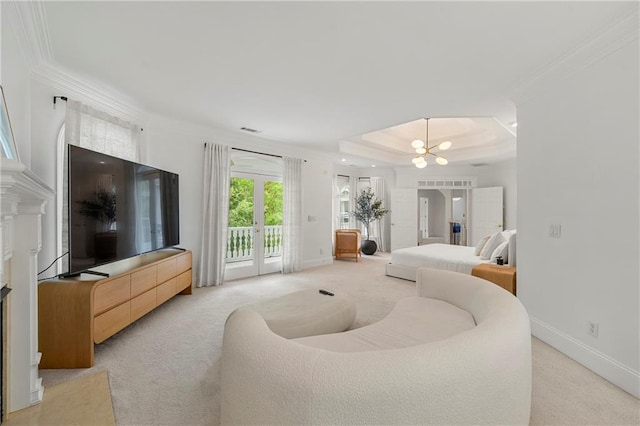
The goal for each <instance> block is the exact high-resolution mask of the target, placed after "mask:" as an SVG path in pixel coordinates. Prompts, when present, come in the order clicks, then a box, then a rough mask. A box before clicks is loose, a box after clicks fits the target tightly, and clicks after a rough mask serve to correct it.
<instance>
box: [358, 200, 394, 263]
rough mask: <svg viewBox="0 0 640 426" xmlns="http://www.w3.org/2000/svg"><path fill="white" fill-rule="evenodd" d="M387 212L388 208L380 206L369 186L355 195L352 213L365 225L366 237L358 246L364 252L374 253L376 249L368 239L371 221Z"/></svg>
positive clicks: (375, 245) (376, 246) (379, 201)
mask: <svg viewBox="0 0 640 426" xmlns="http://www.w3.org/2000/svg"><path fill="white" fill-rule="evenodd" d="M388 212H389V210H388V209H385V208H384V207H383V206H382V200H380V199H379V198H376V196H375V194H374V192H373V190H372V189H371V188H366V189H363V190H362V191H360V194H359V195H358V196H356V208H355V210H354V212H353V215H354V216H355V218H356V219H357V220H359V221H360V222H361V223H362V224H363V225H364V227H365V231H366V239H364V240H363V241H362V246H361V247H360V248H361V250H362V252H363V253H364V254H374V253H375V252H376V250H378V245H377V244H376V242H375V241H373V240H370V239H369V236H370V235H371V223H372V222H375V221H376V220H379V219H382V218H383V217H384V215H385V214H387V213H388Z"/></svg>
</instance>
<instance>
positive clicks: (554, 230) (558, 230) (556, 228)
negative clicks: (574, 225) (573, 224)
mask: <svg viewBox="0 0 640 426" xmlns="http://www.w3.org/2000/svg"><path fill="white" fill-rule="evenodd" d="M561 235H562V226H561V225H560V224H553V225H549V238H560V236H561Z"/></svg>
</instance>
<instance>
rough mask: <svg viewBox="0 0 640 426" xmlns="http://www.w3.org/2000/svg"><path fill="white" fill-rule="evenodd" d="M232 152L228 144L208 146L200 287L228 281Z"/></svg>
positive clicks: (204, 181) (205, 163) (205, 157)
mask: <svg viewBox="0 0 640 426" xmlns="http://www.w3.org/2000/svg"><path fill="white" fill-rule="evenodd" d="M229 151H230V148H229V147H228V146H223V145H215V144H210V143H208V144H205V146H204V180H203V189H202V245H201V248H200V267H199V273H198V281H197V282H196V287H209V286H214V285H221V284H222V282H223V280H224V267H225V258H226V255H227V228H228V225H229V184H230V182H231V163H230V160H229Z"/></svg>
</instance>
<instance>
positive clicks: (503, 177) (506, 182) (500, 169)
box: [475, 158, 518, 229]
mask: <svg viewBox="0 0 640 426" xmlns="http://www.w3.org/2000/svg"><path fill="white" fill-rule="evenodd" d="M475 169H476V170H477V175H478V184H479V186H480V187H484V188H488V187H492V186H502V187H503V188H504V190H503V196H504V201H503V202H504V229H516V228H517V227H518V225H517V205H518V185H517V173H516V171H517V162H516V159H515V158H513V159H511V160H506V161H501V162H499V163H496V164H491V165H490V166H482V167H475Z"/></svg>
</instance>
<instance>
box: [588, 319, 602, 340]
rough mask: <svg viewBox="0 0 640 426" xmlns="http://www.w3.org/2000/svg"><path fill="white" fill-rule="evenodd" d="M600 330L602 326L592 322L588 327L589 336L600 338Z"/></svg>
mask: <svg viewBox="0 0 640 426" xmlns="http://www.w3.org/2000/svg"><path fill="white" fill-rule="evenodd" d="M599 328H600V324H598V323H597V322H591V321H590V322H589V324H588V325H587V334H589V336H593V337H598V331H599Z"/></svg>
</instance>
